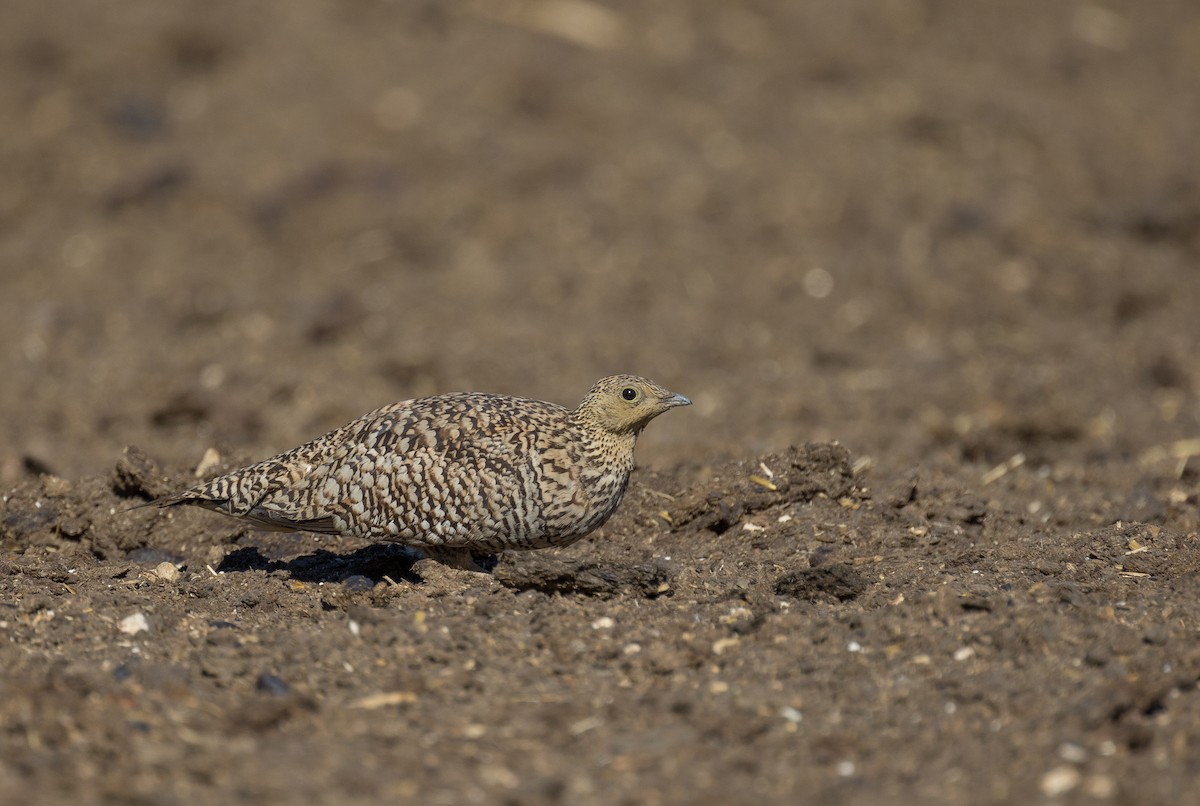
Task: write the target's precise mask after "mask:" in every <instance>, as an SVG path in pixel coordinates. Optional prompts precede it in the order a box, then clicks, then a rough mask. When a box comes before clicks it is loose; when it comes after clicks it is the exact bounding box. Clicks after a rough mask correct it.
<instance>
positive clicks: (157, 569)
mask: <svg viewBox="0 0 1200 806" xmlns="http://www.w3.org/2000/svg"><path fill="white" fill-rule="evenodd" d="M154 575H155V576H156V577H158V578H159V579H161V580H164V581H166V582H176V581H178V579H179V569H178V568H176V567H175V563H166V562H163V563H159V564H158V565H156V566H154Z"/></svg>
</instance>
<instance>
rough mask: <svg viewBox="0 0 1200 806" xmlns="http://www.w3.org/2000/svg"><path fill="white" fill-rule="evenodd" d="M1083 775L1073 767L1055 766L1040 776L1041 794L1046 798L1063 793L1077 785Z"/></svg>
mask: <svg viewBox="0 0 1200 806" xmlns="http://www.w3.org/2000/svg"><path fill="white" fill-rule="evenodd" d="M1082 778H1083V776H1082V775H1080V773H1079V770H1077V769H1075V768H1074V767H1069V766H1067V765H1065V764H1064V765H1062V766H1061V767H1055V768H1054V769H1052V770H1050V771H1049V772H1047V773H1046V774H1045V775H1043V776H1042V781H1041V788H1042V794H1043V795H1045V796H1046V797H1048V798H1053V797H1058V796H1059V795H1065V794H1067V793H1068V792H1070V791H1071V790H1072V789H1074V788H1075V787H1077V786H1079V781H1080V779H1082Z"/></svg>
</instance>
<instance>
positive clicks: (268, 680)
mask: <svg viewBox="0 0 1200 806" xmlns="http://www.w3.org/2000/svg"><path fill="white" fill-rule="evenodd" d="M254 687H255V688H256V689H258V690H259V691H261V692H264V693H266V694H271V695H273V696H275V697H284V696H286V695H287V694H288V692H290V691H291V688H290V687H289V686H288V684H287V683H285V682H283V681H282V680H280V679H279V678H278V677H276V676H275V675H273V674H268V673H267V672H263V673H262V674H260V675H259V676H258V680H256V681H255V682H254Z"/></svg>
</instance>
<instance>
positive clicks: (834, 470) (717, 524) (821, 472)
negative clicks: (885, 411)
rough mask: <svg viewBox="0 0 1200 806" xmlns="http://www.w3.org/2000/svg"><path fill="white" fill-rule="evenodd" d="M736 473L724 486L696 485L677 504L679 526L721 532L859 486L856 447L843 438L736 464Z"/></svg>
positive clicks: (675, 517)
mask: <svg viewBox="0 0 1200 806" xmlns="http://www.w3.org/2000/svg"><path fill="white" fill-rule="evenodd" d="M732 474H733V478H727V479H714V482H717V483H720V484H721V486H720V487H719V488H718V489H717V490H715V491H713V490H712V489H711V486H706V487H704V488H695V489H693V490H692V491H690V492H689V493H687V494H685V495H683V496H681V497H680V499H679V501H678V503H677V504H676V505H675V506H674V507H673V512H672V516H673V526H674V527H675V528H680V527H683V526H685V525H686V526H691V527H696V526H699V527H701V528H705V529H709V530H710V531H713V532H716V533H717V534H721V533H722V532H725V531H726V530H728V529H729V528H730V527H732V526H734V525H736V524H737V523H738V522H739V521H740V520H741V519H742V518H743V517H744V516H746V515H750V514H753V513H755V512H758V511H761V510H764V509H767V508H769V507H775V506H780V505H783V504H791V503H801V504H804V503H808V502H809V501H811V500H813V499H814V498H816V497H817V496H820V495H823V496H825V497H827V498H833V499H838V498H842V497H844V496H846V495H848V494H849V493H850V492H851V491H852V490H853V489H854V469H853V467H852V466H851V461H850V452H849V451H848V450H846V448H845V447H844V446H842V445H839V444H838V443H836V442H835V443H818V442H809V443H806V444H805V445H804V446H803V447H797V446H795V445H793V446H792V447H790V448H788V449H787V450H786V451H785V452H783V453H777V454H768V455H766V456H763V457H759V458H758V459H753V460H750V461H749V462H739V463H737V464H736V465H734V466H733V471H732Z"/></svg>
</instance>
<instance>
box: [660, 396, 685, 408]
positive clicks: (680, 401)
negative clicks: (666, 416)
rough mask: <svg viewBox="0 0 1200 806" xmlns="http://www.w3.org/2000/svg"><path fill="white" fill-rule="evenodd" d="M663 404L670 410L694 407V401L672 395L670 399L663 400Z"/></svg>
mask: <svg viewBox="0 0 1200 806" xmlns="http://www.w3.org/2000/svg"><path fill="white" fill-rule="evenodd" d="M662 404H663V405H664V406H666V407H667V408H669V409H670V408H674V407H675V406H690V405H692V401H690V400H688V399H687V398H686V397H684V396H683V395H671V396H670V397H664V398H662Z"/></svg>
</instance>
